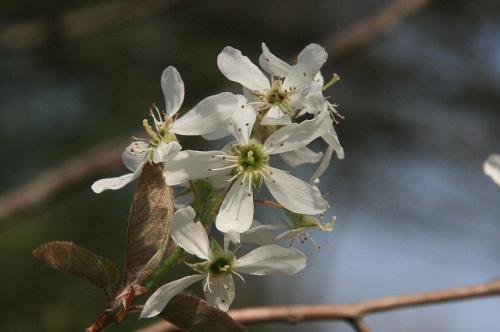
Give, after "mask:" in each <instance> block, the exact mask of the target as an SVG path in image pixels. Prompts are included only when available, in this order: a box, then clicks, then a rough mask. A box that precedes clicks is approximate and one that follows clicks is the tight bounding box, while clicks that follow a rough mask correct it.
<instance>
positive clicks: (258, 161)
mask: <svg viewBox="0 0 500 332" xmlns="http://www.w3.org/2000/svg"><path fill="white" fill-rule="evenodd" d="M232 150H233V151H232V152H233V154H234V155H235V156H237V157H238V165H239V171H241V172H245V173H259V172H260V171H261V170H263V169H264V167H265V166H266V165H267V161H268V157H267V155H266V154H265V153H264V152H263V151H262V147H261V146H260V144H256V143H251V144H249V145H237V146H234V147H233V149H232ZM256 175H257V174H256Z"/></svg>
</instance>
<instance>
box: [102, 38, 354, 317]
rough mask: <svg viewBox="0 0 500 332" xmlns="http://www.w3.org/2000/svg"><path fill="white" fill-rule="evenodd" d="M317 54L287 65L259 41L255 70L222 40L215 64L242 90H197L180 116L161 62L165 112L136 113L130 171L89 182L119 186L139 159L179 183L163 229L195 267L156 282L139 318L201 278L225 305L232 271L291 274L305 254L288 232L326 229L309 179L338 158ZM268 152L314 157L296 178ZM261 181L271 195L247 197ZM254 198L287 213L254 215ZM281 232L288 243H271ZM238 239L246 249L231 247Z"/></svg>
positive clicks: (316, 49) (172, 82)
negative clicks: (187, 141)
mask: <svg viewBox="0 0 500 332" xmlns="http://www.w3.org/2000/svg"><path fill="white" fill-rule="evenodd" d="M326 60H327V53H326V51H325V50H324V49H323V48H322V47H321V46H320V45H317V44H310V45H308V46H306V47H305V48H304V49H303V50H302V52H300V54H299V55H298V57H297V62H296V64H294V65H290V64H288V63H287V62H285V61H283V60H281V59H279V58H278V57H277V56H275V55H274V54H273V53H271V51H270V50H269V49H268V47H267V46H266V45H265V44H264V43H263V44H262V54H261V55H260V57H259V64H260V67H261V68H260V69H259V67H258V66H257V65H255V64H254V63H252V62H251V61H250V59H249V58H248V57H246V56H244V55H243V54H242V53H241V52H240V51H239V50H237V49H234V48H232V47H229V46H228V47H225V48H224V49H223V50H222V51H221V53H220V54H219V55H218V57H217V65H218V67H219V69H220V71H221V72H222V74H223V75H224V76H225V77H226V78H227V79H229V80H231V81H233V82H236V83H239V84H241V86H242V93H241V94H233V93H229V92H223V93H220V94H217V95H213V96H210V97H207V98H205V99H203V100H202V101H200V102H199V103H198V104H197V105H196V106H195V107H194V108H192V109H191V110H189V111H188V112H186V113H185V114H184V115H183V116H181V117H177V116H176V115H177V113H178V111H179V109H180V108H181V105H182V102H183V100H184V83H183V81H182V79H181V77H180V74H179V73H178V71H177V70H176V69H175V68H174V67H168V68H167V69H165V70H164V72H163V74H162V76H161V85H162V89H163V93H164V97H165V111H164V112H163V113H162V112H160V111H159V110H158V108H157V107H156V106H153V107H152V110H151V116H152V118H153V125H150V124H149V122H148V120H144V122H143V126H144V128H145V130H146V133H147V135H148V136H149V137H148V138H147V139H137V140H136V141H134V142H132V143H131V144H130V145H129V146H128V147H127V148H126V149H125V151H124V152H123V162H124V164H125V166H126V167H127V168H128V169H129V170H130V171H131V173H129V174H126V175H123V176H120V177H116V178H110V179H102V180H99V181H97V182H95V183H94V184H93V185H92V189H93V190H94V191H95V192H97V193H100V192H102V191H104V190H106V189H119V188H122V187H123V186H125V185H126V184H128V183H129V182H131V181H133V180H134V179H136V178H138V177H139V176H140V175H141V172H142V167H143V166H144V165H145V163H148V162H149V163H154V164H159V165H160V166H161V167H162V168H163V170H164V179H165V182H166V184H167V185H169V186H179V187H180V188H182V191H181V192H180V194H179V195H178V197H177V198H176V207H177V211H176V212H175V213H174V216H173V219H172V221H171V223H170V230H169V232H170V237H171V239H172V240H173V241H174V242H175V244H176V245H177V246H178V247H180V248H182V249H183V250H184V251H185V252H186V253H187V254H189V255H191V256H192V259H196V260H194V261H193V260H189V259H188V260H187V261H186V263H187V264H188V265H189V266H190V267H191V268H192V270H193V271H194V272H195V273H194V274H193V275H190V276H186V277H184V278H181V279H178V280H175V281H172V282H170V283H167V284H166V285H164V286H162V287H160V288H159V289H158V290H156V292H154V293H153V295H152V296H151V297H150V298H149V299H148V300H147V302H146V304H145V305H144V309H143V311H142V314H141V317H153V316H155V315H157V314H159V313H160V312H161V311H162V310H163V308H164V307H165V305H166V304H167V303H168V302H169V300H170V299H171V298H172V297H173V296H175V295H176V294H177V293H179V292H180V291H182V290H183V289H185V288H187V287H189V286H190V285H191V284H193V283H195V282H197V281H202V280H203V290H204V293H205V295H206V298H207V300H208V301H209V302H210V303H211V304H212V305H214V306H217V307H218V308H220V309H222V310H228V308H229V306H230V304H231V303H232V302H233V299H234V297H235V286H234V280H233V275H236V276H237V277H239V278H241V279H242V280H243V276H242V274H252V275H290V274H294V273H297V272H299V271H300V270H302V269H303V268H304V267H305V265H306V256H305V255H304V254H303V253H302V252H300V251H298V250H297V249H295V248H292V244H293V241H294V240H295V239H296V238H299V239H301V240H303V239H306V238H310V235H309V233H308V231H309V230H310V229H313V228H314V229H318V230H321V231H331V230H332V229H333V219H332V221H331V222H323V221H322V220H323V219H324V212H325V211H326V210H327V209H328V208H329V207H330V205H329V203H328V202H327V201H326V200H325V198H324V196H323V195H322V194H321V193H320V191H319V189H318V187H317V184H318V183H319V177H320V176H321V175H322V174H323V172H324V171H325V170H326V169H327V167H328V165H329V163H330V160H331V157H332V154H333V152H335V153H336V154H337V157H338V158H339V159H342V158H343V157H344V151H343V149H342V147H341V145H340V143H339V140H338V137H337V134H336V132H335V129H334V125H335V124H336V123H337V120H338V119H339V118H342V117H341V116H340V114H339V113H338V112H337V111H336V109H335V105H334V104H332V103H331V102H330V101H329V100H328V98H327V97H325V96H324V95H323V92H324V90H325V89H327V88H329V87H330V86H331V85H333V84H334V83H335V82H336V81H337V80H338V79H339V78H338V76H337V75H333V76H332V79H331V80H330V81H328V82H327V83H325V81H324V79H323V76H322V74H321V67H322V66H323V64H324V63H325V62H326ZM178 135H200V136H202V137H203V138H204V139H206V140H218V139H222V138H224V137H228V136H229V137H230V143H228V144H225V145H224V146H222V147H220V148H219V149H214V150H211V151H195V150H183V149H182V147H181V145H180V143H179V141H178V138H177V136H178ZM317 138H321V139H322V140H323V141H324V142H325V143H326V144H327V148H326V150H325V151H324V153H322V152H315V151H313V150H311V149H310V148H308V147H307V146H308V145H309V143H311V142H312V141H313V140H315V139H317ZM277 155H279V156H280V157H281V159H282V160H283V161H284V162H285V164H286V165H287V166H288V167H289V168H291V169H293V168H295V167H297V166H299V165H302V164H306V163H310V164H318V166H317V168H316V170H315V171H314V173H313V175H312V176H311V178H310V179H309V181H304V180H302V179H299V178H298V177H296V176H294V175H292V174H290V173H289V170H283V169H280V168H277V167H275V166H273V165H274V163H275V161H274V160H273V159H274V158H275V156H277ZM197 182H203V183H205V184H208V186H209V187H210V188H211V191H210V195H208V196H207V197H200V193H199V192H198V190H197V185H196V183H197ZM264 186H265V187H266V188H267V190H268V191H269V193H270V194H271V196H272V197H273V198H274V200H262V199H255V198H254V196H255V195H258V194H259V193H260V192H261V191H262V190H263V187H264ZM186 188H187V189H186ZM200 200H201V201H203V202H200ZM256 201H257V202H260V203H264V204H267V205H270V206H272V207H276V208H279V209H282V210H283V211H284V213H285V216H286V217H287V218H288V221H285V222H284V224H283V225H276V224H274V225H264V224H260V223H259V222H257V221H255V220H254V203H255V202H256ZM186 202H187V204H186ZM201 203H205V204H201ZM200 206H201V208H200ZM203 209H205V210H203ZM212 211H213V212H214V213H213V216H211V215H210V212H212ZM201 214H203V215H204V216H206V215H209V217H208V219H207V218H206V217H205V218H204V219H203V220H204V222H200V221H196V220H202V219H201V217H200V215H201ZM212 221H214V222H215V227H216V229H217V230H218V231H220V232H222V233H223V234H224V243H223V245H222V246H221V245H219V244H218V243H217V242H216V241H215V240H209V236H208V234H207V229H210V224H211V222H212ZM280 230H281V231H280ZM278 231H279V234H278V235H275V232H278ZM283 241H291V242H290V243H289V245H288V246H281V245H280V244H279V243H280V242H283ZM244 243H245V244H248V243H250V244H252V245H253V246H255V247H256V248H255V249H253V250H250V251H247V253H246V254H244V255H238V251H239V250H240V248H242V246H243V244H244Z"/></svg>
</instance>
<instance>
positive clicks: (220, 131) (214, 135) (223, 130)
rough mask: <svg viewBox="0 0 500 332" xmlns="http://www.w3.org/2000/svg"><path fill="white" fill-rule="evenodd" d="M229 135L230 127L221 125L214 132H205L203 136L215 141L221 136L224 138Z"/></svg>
mask: <svg viewBox="0 0 500 332" xmlns="http://www.w3.org/2000/svg"><path fill="white" fill-rule="evenodd" d="M228 135H231V131H230V130H229V128H228V127H219V128H217V129H216V130H215V131H214V132H211V133H208V134H203V135H201V137H203V138H204V139H206V140H207V141H215V140H218V139H221V138H224V137H226V136H228Z"/></svg>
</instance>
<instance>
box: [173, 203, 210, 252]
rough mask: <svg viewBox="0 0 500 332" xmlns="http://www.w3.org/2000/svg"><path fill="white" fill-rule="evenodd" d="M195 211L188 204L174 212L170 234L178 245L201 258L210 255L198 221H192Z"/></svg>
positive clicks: (204, 235)
mask: <svg viewBox="0 0 500 332" xmlns="http://www.w3.org/2000/svg"><path fill="white" fill-rule="evenodd" d="M195 214H196V213H195V212H194V210H193V208H192V207H190V206H188V207H185V208H183V209H180V210H178V211H176V212H175V214H174V217H173V218H172V222H171V225H170V234H171V235H170V236H171V237H172V239H173V240H174V241H175V243H177V245H178V246H179V247H181V248H182V249H184V250H186V251H187V252H188V253H190V254H192V255H195V256H198V257H199V258H201V259H208V258H209V256H210V242H209V240H208V235H207V232H206V231H205V228H204V227H203V225H202V224H201V223H200V222H194V221H193V219H194V216H195Z"/></svg>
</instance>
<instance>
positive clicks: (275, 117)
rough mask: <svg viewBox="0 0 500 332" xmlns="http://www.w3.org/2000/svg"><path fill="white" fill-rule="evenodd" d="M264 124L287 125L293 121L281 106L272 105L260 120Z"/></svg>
mask: <svg viewBox="0 0 500 332" xmlns="http://www.w3.org/2000/svg"><path fill="white" fill-rule="evenodd" d="M260 123H261V124H262V125H264V126H272V125H274V126H286V125H288V124H290V123H292V120H291V119H290V116H289V115H287V114H285V112H283V111H282V110H281V107H279V106H272V107H271V108H270V109H269V110H268V111H267V112H266V114H265V115H264V117H263V118H262V121H261V122H260Z"/></svg>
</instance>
